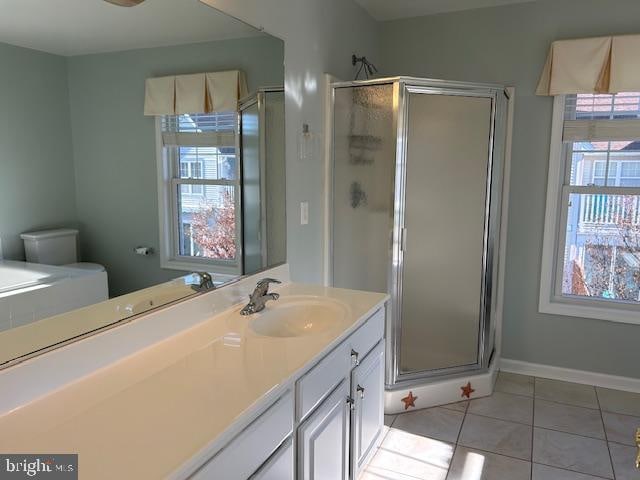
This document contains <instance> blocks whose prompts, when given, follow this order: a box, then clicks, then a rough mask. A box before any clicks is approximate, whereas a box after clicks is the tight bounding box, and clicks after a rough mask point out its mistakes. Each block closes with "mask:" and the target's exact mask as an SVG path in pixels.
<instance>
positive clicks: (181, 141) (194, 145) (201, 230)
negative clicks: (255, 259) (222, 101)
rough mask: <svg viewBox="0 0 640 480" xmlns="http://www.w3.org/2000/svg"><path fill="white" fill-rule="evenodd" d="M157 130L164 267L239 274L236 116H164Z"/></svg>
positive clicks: (224, 114) (211, 114)
mask: <svg viewBox="0 0 640 480" xmlns="http://www.w3.org/2000/svg"><path fill="white" fill-rule="evenodd" d="M157 128H158V130H159V132H158V133H159V135H158V138H159V141H160V143H159V145H158V148H159V152H158V153H159V161H160V162H161V163H162V166H163V167H164V170H165V172H166V173H167V174H166V175H165V176H164V179H163V182H162V185H161V188H162V190H163V192H162V193H163V196H164V198H165V199H166V200H167V201H165V202H164V204H163V203H161V204H160V209H161V211H160V216H161V217H162V218H163V219H164V221H163V222H161V229H162V230H163V231H161V232H160V233H161V236H162V237H163V238H165V240H166V242H167V245H166V248H164V249H163V255H162V257H163V258H162V262H163V266H164V267H165V268H176V269H181V270H184V269H191V270H207V271H211V272H216V273H221V274H239V273H241V271H242V257H241V250H242V248H241V243H240V242H241V239H242V232H241V228H242V219H241V218H240V217H241V208H240V198H241V183H240V177H241V175H240V167H239V165H240V162H239V161H238V158H239V148H238V114H237V113H236V112H222V113H208V114H182V115H164V116H161V117H159V119H158V121H157Z"/></svg>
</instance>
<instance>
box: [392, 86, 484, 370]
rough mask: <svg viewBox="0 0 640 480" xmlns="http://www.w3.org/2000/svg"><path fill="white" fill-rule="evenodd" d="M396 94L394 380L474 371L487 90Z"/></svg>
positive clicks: (480, 301) (479, 333) (478, 352)
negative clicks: (399, 110)
mask: <svg viewBox="0 0 640 480" xmlns="http://www.w3.org/2000/svg"><path fill="white" fill-rule="evenodd" d="M401 96H402V98H401V105H402V117H401V118H402V120H401V125H399V128H400V129H401V132H402V141H401V142H400V143H399V148H398V156H399V158H400V159H401V162H400V165H401V166H400V172H398V178H397V182H396V205H397V214H396V222H397V224H398V227H399V228H398V235H399V239H398V240H399V241H398V245H397V249H396V252H395V254H396V256H397V259H398V262H397V264H396V265H397V267H396V269H395V272H394V273H395V275H394V280H395V282H396V285H395V291H394V297H395V300H396V302H395V303H396V309H395V314H396V315H397V320H399V321H397V322H396V329H395V332H394V334H395V336H396V338H395V341H396V352H397V353H396V362H397V364H396V369H397V370H396V376H397V377H396V382H397V381H402V380H404V379H407V380H408V379H411V378H416V377H424V376H429V375H438V374H442V373H454V372H457V371H466V370H469V369H473V368H478V367H480V365H481V364H482V360H483V357H484V355H485V354H486V353H490V352H486V349H483V347H484V346H485V345H486V342H484V334H485V331H484V329H483V327H484V326H485V325H486V324H487V323H488V318H487V308H488V307H489V305H488V303H490V299H487V294H489V292H488V290H487V289H488V288H490V287H489V286H488V285H487V282H486V280H487V274H488V273H489V272H488V270H490V262H491V259H490V258H489V249H488V247H489V245H488V242H489V238H488V233H489V226H490V224H489V218H490V215H489V214H490V194H491V171H492V161H491V160H492V148H493V131H494V118H495V95H494V94H493V92H491V91H486V90H484V91H483V90H467V89H465V90H456V89H451V88H448V89H434V88H429V87H421V86H411V85H406V86H405V87H404V89H403V91H402V95H401ZM488 262H489V263H488ZM487 265H489V269H488V268H487Z"/></svg>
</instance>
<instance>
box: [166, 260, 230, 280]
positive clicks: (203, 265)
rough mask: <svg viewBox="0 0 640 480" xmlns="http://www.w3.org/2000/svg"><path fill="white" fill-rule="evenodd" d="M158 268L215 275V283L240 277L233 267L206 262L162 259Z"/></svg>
mask: <svg viewBox="0 0 640 480" xmlns="http://www.w3.org/2000/svg"><path fill="white" fill-rule="evenodd" d="M160 268H164V269H167V270H181V271H183V272H207V273H211V274H215V275H216V278H215V281H216V282H218V281H219V280H222V281H228V280H232V279H234V278H237V277H238V276H240V275H241V274H240V273H239V272H238V268H237V267H233V266H230V267H225V266H222V265H215V264H211V263H207V262H186V261H183V260H173V259H162V260H161V261H160Z"/></svg>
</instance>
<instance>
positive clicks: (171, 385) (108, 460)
mask: <svg viewBox="0 0 640 480" xmlns="http://www.w3.org/2000/svg"><path fill="white" fill-rule="evenodd" d="M274 290H275V291H277V292H278V293H280V295H281V296H282V298H286V297H287V296H292V295H304V296H317V297H328V298H329V299H332V300H336V301H338V302H340V303H341V304H342V305H344V306H346V312H347V314H346V317H345V319H344V320H343V321H342V322H341V323H339V324H337V325H336V326H335V327H334V328H331V329H329V330H327V331H325V332H323V333H319V334H315V335H307V336H300V337H266V336H260V335H257V334H256V333H254V332H253V331H252V330H251V329H250V328H249V326H248V325H249V322H250V321H252V320H253V319H254V318H255V316H248V317H241V316H240V315H238V311H239V310H240V308H241V305H236V306H234V307H233V308H231V309H230V310H227V311H226V312H224V313H220V314H216V315H215V316H213V317H211V318H210V319H209V320H207V321H205V322H203V323H200V324H198V325H196V326H193V327H191V328H189V329H187V330H185V331H183V332H181V333H180V334H178V335H175V336H172V337H171V338H168V339H166V340H164V341H162V342H160V343H157V344H155V345H152V346H149V347H147V348H146V349H144V350H141V351H139V352H137V353H135V354H133V355H131V356H129V357H128V358H124V359H122V360H120V361H118V362H117V363H114V364H112V365H109V366H107V367H105V368H102V369H100V370H98V371H97V372H95V373H93V374H91V375H89V376H87V377H85V378H82V379H80V380H78V381H76V382H74V383H72V384H70V385H66V386H65V387H64V388H61V389H59V390H57V391H54V392H52V393H49V394H48V395H46V396H44V397H41V398H39V399H37V400H35V401H32V402H30V403H28V404H26V405H23V406H20V407H19V408H16V409H14V410H13V411H10V412H7V413H5V414H4V415H2V416H0V432H1V433H0V451H2V452H3V453H10V452H16V453H17V452H20V453H78V454H79V473H80V478H91V479H99V478H109V479H113V478H136V479H142V478H164V477H167V476H170V475H171V474H172V473H174V472H176V471H177V470H178V469H180V468H181V467H183V466H184V465H185V464H187V463H188V462H189V461H190V459H193V458H194V457H196V456H198V455H204V454H205V453H207V452H215V451H216V450H217V449H218V448H219V446H221V445H222V444H224V443H225V442H226V441H227V440H228V438H227V437H228V436H229V435H230V432H232V431H233V429H234V425H237V424H238V423H239V419H240V418H241V417H244V416H245V415H250V414H252V413H253V412H257V411H258V410H260V409H261V408H263V406H265V405H266V404H268V403H269V402H271V401H273V400H274V399H275V398H277V396H279V395H280V394H281V393H282V392H283V391H284V390H285V389H286V388H290V386H291V385H292V381H294V380H295V379H296V378H297V377H298V376H299V375H300V374H302V373H303V372H304V371H305V370H307V369H308V368H309V367H310V366H312V365H313V364H314V363H315V361H317V360H318V359H319V358H320V357H322V356H323V355H324V354H325V353H326V352H328V351H329V350H330V349H331V348H333V347H334V346H336V345H337V344H338V343H340V342H341V341H342V340H343V339H344V338H345V337H347V336H348V335H349V334H350V333H351V332H352V331H353V330H355V329H356V328H357V327H358V326H359V325H360V324H361V323H363V322H364V320H365V319H366V318H368V317H369V316H370V315H371V314H372V313H373V312H375V311H376V310H377V309H378V308H380V306H382V305H383V304H384V302H385V301H386V300H387V299H388V296H387V295H384V294H378V293H368V292H358V291H352V290H342V289H335V288H329V287H320V286H310V285H301V284H295V283H290V284H285V285H282V286H280V288H277V289H274ZM215 293H216V292H212V293H211V295H214V294H215ZM207 295H209V294H207ZM194 301H198V299H195V300H194ZM172 308H173V310H174V312H175V314H176V315H179V314H180V305H178V306H175V307H172ZM267 308H269V307H267ZM258 315H259V314H258ZM121 328H127V327H126V326H123V327H121Z"/></svg>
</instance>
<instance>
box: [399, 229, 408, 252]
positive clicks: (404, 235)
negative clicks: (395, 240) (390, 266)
mask: <svg viewBox="0 0 640 480" xmlns="http://www.w3.org/2000/svg"><path fill="white" fill-rule="evenodd" d="M400 250H402V251H403V252H405V251H406V250H407V229H406V228H404V227H403V228H401V229H400Z"/></svg>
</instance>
